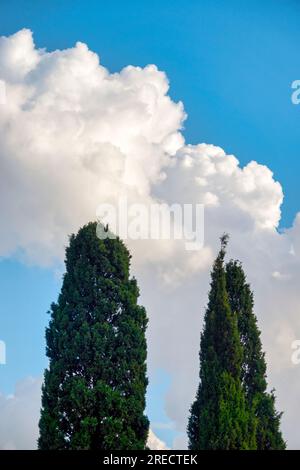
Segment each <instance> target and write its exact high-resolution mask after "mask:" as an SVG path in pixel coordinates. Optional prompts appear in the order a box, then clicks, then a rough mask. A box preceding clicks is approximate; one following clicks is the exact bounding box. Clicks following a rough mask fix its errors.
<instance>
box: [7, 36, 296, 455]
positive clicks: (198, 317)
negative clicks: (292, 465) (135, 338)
mask: <svg viewBox="0 0 300 470" xmlns="http://www.w3.org/2000/svg"><path fill="white" fill-rule="evenodd" d="M0 80H4V81H5V84H6V98H7V99H6V104H5V106H3V105H2V107H1V112H0V139H1V149H0V160H1V175H0V178H1V184H0V210H1V214H2V218H3V219H5V224H3V228H2V230H1V234H0V255H2V256H5V255H6V256H9V255H12V254H14V253H16V252H18V253H19V254H20V253H21V256H23V257H24V258H25V259H26V260H27V261H30V262H36V263H39V264H47V263H48V264H51V263H53V264H54V267H56V266H55V262H56V260H61V259H62V257H63V250H64V245H65V244H66V241H67V235H68V234H69V233H70V232H72V231H74V230H77V228H78V227H79V226H80V225H82V224H83V223H85V222H86V221H88V220H92V219H94V218H95V212H96V208H97V206H98V204H99V203H103V202H115V201H116V200H117V198H118V197H119V196H124V195H126V197H127V198H128V200H129V201H134V202H144V203H145V204H150V203H151V202H153V201H157V200H159V201H164V202H167V203H174V202H177V203H181V204H183V203H204V204H205V247H204V249H203V250H201V251H198V252H187V251H185V249H184V244H183V243H182V242H172V243H171V242H164V241H163V242H155V241H151V242H150V241H149V242H143V241H140V242H134V243H133V242H130V243H129V245H130V249H131V250H132V252H133V268H134V271H135V274H136V275H137V277H138V280H139V284H140V286H141V293H142V301H143V303H144V304H145V306H146V307H147V311H148V314H149V317H150V325H149V331H148V337H149V370H150V378H151V373H152V371H153V370H154V369H155V368H156V367H160V368H163V369H165V370H166V371H167V372H168V373H169V374H170V376H171V378H172V383H171V386H170V390H169V393H168V395H167V398H166V405H165V406H166V411H167V413H168V415H169V417H170V419H171V420H172V421H173V422H174V423H175V426H176V428H177V430H178V431H181V432H183V433H184V432H185V428H186V423H187V415H188V409H189V406H190V404H191V401H192V399H193V397H194V393H195V390H196V385H197V381H198V379H197V377H198V367H199V365H198V349H199V336H200V329H201V325H202V319H203V313H204V309H205V305H206V302H207V292H208V289H209V276H208V273H209V269H210V265H211V262H212V260H213V257H214V255H215V253H216V250H217V249H218V243H219V242H218V237H219V236H220V235H221V234H222V233H223V232H224V231H228V232H229V233H230V234H231V242H230V247H229V251H230V253H229V254H230V256H232V257H237V258H239V259H240V260H241V261H243V263H244V265H245V269H246V272H247V274H248V278H249V281H250V282H251V284H252V287H253V288H254V290H255V300H256V311H257V315H258V320H259V325H260V327H261V328H262V338H263V343H264V347H265V349H266V351H267V359H268V363H269V372H270V373H269V377H270V383H271V384H272V385H274V386H275V387H276V389H277V395H278V403H279V407H280V408H281V409H283V410H284V411H285V415H284V418H283V427H284V430H285V432H286V437H287V438H288V440H289V443H290V445H291V446H293V447H298V448H300V440H299V437H297V419H299V418H300V411H298V406H297V405H296V403H297V399H298V397H299V394H300V385H298V383H297V380H296V378H297V375H298V370H297V368H296V367H295V366H293V364H292V362H291V359H290V356H291V349H290V345H291V342H292V341H293V340H294V339H298V338H299V336H300V315H299V287H298V284H299V274H300V236H299V235H300V214H298V215H297V217H296V219H295V222H294V225H293V227H291V228H290V229H288V230H286V231H284V232H283V233H279V232H278V231H277V228H278V224H279V221H280V216H281V212H280V207H281V203H282V199H283V193H282V188H281V186H280V184H279V183H278V182H276V181H275V180H274V177H273V174H272V172H271V171H270V170H269V169H268V168H267V167H265V166H263V165H260V164H258V163H257V162H255V161H252V162H250V163H249V164H248V165H247V166H245V167H244V168H241V167H240V165H239V162H238V160H237V158H236V157H234V156H233V155H227V154H226V153H225V152H224V150H222V149H221V148H219V147H216V146H214V145H208V144H200V145H187V144H185V143H184V139H183V137H182V135H181V132H180V130H181V127H182V125H183V121H184V119H185V113H184V110H183V106H182V104H181V103H174V102H173V101H172V100H171V99H170V97H169V96H168V80H167V78H166V76H165V74H164V73H162V72H160V71H158V70H157V68H156V67H155V66H154V65H149V66H147V67H145V68H143V69H141V68H139V67H132V66H129V67H126V68H125V69H123V70H122V71H121V72H120V73H115V74H111V73H109V71H108V70H107V69H105V68H104V67H103V66H102V65H101V64H100V63H99V58H98V56H97V55H96V54H94V53H93V52H91V51H90V50H89V49H88V48H87V46H86V45H84V44H82V43H78V44H76V46H75V47H74V48H71V49H67V50H57V51H54V52H47V51H45V50H41V49H40V50H39V49H37V48H36V47H35V46H34V43H33V40H32V35H31V32H30V31H28V30H22V31H20V32H18V33H17V34H16V35H14V36H11V37H9V38H0ZM254 157H255V156H254ZM287 377H288V380H287ZM16 396H17V393H16ZM25 398H26V393H24V399H25ZM3 400H4V401H3ZM3 403H6V405H5V406H6V407H7V406H8V405H7V399H6V398H5V399H4V398H2V405H3ZM11 403H12V406H15V404H17V403H18V401H17V400H16V399H14V401H13V402H11ZM3 406H4V405H3ZM5 409H7V408H5ZM11 410H12V408H11ZM15 410H16V411H15V412H13V411H11V413H13V414H14V415H15V419H17V414H18V407H17V406H16V408H15ZM4 416H5V417H6V418H5V420H6V421H5V420H4V421H3V420H2V422H3V423H4V424H2V426H5V422H7V420H8V419H9V418H8V417H7V416H8V415H7V414H4ZM7 423H8V422H7ZM8 424H9V423H8ZM8 424H7V425H8ZM16 433H17V434H18V436H19V437H17V438H16V440H14V439H13V438H12V437H11V438H9V439H5V440H2V439H4V438H3V437H1V440H0V442H4V445H5V446H6V445H10V443H9V442H16V444H14V445H16V446H19V447H21V448H22V447H23V446H27V445H28V443H26V442H27V441H26V439H28V436H27V434H28V433H26V432H25V433H24V441H23V443H22V441H21V440H20V439H21V437H20V436H21V428H20V432H19V430H16ZM1 436H3V434H1ZM184 439H185V438H182V439H181V438H180V444H179V443H178V445H180V446H182V445H184V442H185V441H184ZM178 442H179V441H178Z"/></svg>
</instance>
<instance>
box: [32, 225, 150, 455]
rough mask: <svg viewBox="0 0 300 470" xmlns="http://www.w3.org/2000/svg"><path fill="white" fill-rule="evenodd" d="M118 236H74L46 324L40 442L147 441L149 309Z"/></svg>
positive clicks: (91, 232)
mask: <svg viewBox="0 0 300 470" xmlns="http://www.w3.org/2000/svg"><path fill="white" fill-rule="evenodd" d="M129 267H130V255H129V253H128V250H127V249H126V247H125V245H124V244H123V243H122V241H121V240H120V239H119V238H115V239H110V238H106V239H104V240H100V239H99V238H98V237H97V236H96V223H90V224H88V225H86V226H84V227H83V228H82V229H80V230H79V232H78V234H77V235H76V236H74V235H72V236H71V237H70V244H69V247H68V248H67V250H66V274H65V275H64V279H63V285H62V290H61V293H60V295H59V298H58V301H57V303H55V304H52V305H51V311H50V313H51V320H50V323H49V327H48V328H47V330H46V342H47V350H46V352H47V356H48V358H49V368H48V369H47V370H46V371H45V379H44V385H43V394H42V410H41V418H40V423H39V427H40V437H39V442H38V444H39V448H40V449H104V450H125V449H135V450H137V449H144V448H145V445H146V440H147V435H148V428H149V423H148V419H147V417H146V416H145V415H144V409H145V392H146V387H147V378H146V355H147V348H146V339H145V331H146V327H147V317H146V312H145V309H144V308H143V307H141V306H139V305H138V304H137V300H138V296H139V291H138V287H137V283H136V281H135V279H131V278H130V277H129Z"/></svg>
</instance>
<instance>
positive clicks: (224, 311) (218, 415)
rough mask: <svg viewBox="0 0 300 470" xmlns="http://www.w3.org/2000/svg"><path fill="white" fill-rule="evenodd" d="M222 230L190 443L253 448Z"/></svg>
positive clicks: (191, 445)
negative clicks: (230, 300)
mask: <svg viewBox="0 0 300 470" xmlns="http://www.w3.org/2000/svg"><path fill="white" fill-rule="evenodd" d="M227 239H228V237H227V235H224V236H223V237H222V238H221V250H220V252H219V255H218V257H217V259H216V260H215V263H214V266H213V270H212V274H211V289H210V293H209V301H208V307H207V310H206V314H205V318H204V330H203V332H202V334H201V341H200V384H199V388H198V391H197V395H196V399H195V401H194V403H193V405H192V407H191V411H190V418H189V423H188V438H189V448H190V449H192V450H201V449H255V425H256V421H255V419H254V417H253V414H252V412H251V410H249V409H248V406H247V402H246V397H245V392H244V390H243V387H242V382H241V374H242V346H241V341H240V337H239V332H238V325H237V319H236V315H234V314H233V313H232V311H231V308H230V304H229V299H228V294H227V291H226V274H225V268H224V257H225V251H226V245H227Z"/></svg>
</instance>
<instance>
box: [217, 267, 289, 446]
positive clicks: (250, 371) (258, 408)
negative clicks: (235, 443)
mask: <svg viewBox="0 0 300 470" xmlns="http://www.w3.org/2000/svg"><path fill="white" fill-rule="evenodd" d="M226 285H227V292H228V296H229V302H230V306H231V310H232V311H233V312H235V314H236V315H237V320H238V327H239V332H240V338H241V343H242V346H243V351H244V355H243V364H242V380H243V385H244V388H245V392H246V397H247V400H248V404H249V406H251V407H252V409H253V411H254V413H255V416H256V418H257V432H256V441H257V448H258V449H263V450H268V449H270V450H271V449H285V442H284V440H283V438H282V434H281V432H280V418H281V413H278V412H277V411H276V409H275V396H274V392H273V391H272V392H271V393H268V392H267V380H266V361H265V355H264V353H263V351H262V344H261V339H260V331H259V329H258V326H257V319H256V316H255V314H254V312H253V308H254V301H253V293H252V291H251V289H250V286H249V284H248V283H247V282H246V276H245V273H244V271H243V268H242V265H241V263H240V262H238V261H230V262H229V263H228V264H227V265H226Z"/></svg>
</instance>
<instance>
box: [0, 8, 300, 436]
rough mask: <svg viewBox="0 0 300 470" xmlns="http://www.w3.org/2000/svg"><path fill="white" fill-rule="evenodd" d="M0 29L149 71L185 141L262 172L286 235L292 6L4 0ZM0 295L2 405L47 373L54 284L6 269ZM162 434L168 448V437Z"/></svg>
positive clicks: (157, 398)
mask: <svg viewBox="0 0 300 470" xmlns="http://www.w3.org/2000/svg"><path fill="white" fill-rule="evenodd" d="M0 18H1V23H0V35H10V34H12V33H15V32H16V31H17V30H19V29H21V28H24V27H26V28H29V29H31V30H32V31H33V33H34V39H35V43H36V45H37V46H38V47H45V48H47V50H53V49H56V48H59V49H63V48H67V47H71V46H73V45H74V44H75V42H77V41H78V40H80V41H82V42H85V43H87V44H88V46H89V48H90V49H91V50H93V51H95V52H97V53H98V54H99V55H100V60H101V63H102V64H103V65H104V66H105V67H107V68H108V69H109V70H110V71H111V72H114V71H119V70H120V69H121V68H122V67H124V66H126V65H128V64H132V65H140V66H145V65H146V64H148V63H154V64H156V65H157V66H158V68H159V69H161V70H164V71H165V72H166V73H167V76H168V78H169V80H170V85H171V88H170V95H171V97H172V99H174V100H175V101H177V100H181V101H183V103H184V107H185V110H186V112H187V114H188V119H187V120H186V122H185V130H184V132H183V133H184V136H185V137H186V139H187V141H188V142H189V143H197V142H207V143H213V144H215V145H219V146H220V147H222V148H224V149H225V151H226V152H227V153H233V154H234V155H236V156H237V157H238V158H239V160H240V162H241V164H243V165H244V164H246V163H247V162H249V161H250V160H252V159H254V160H256V161H257V162H259V163H262V164H266V165H268V166H269V167H270V168H271V169H272V170H273V171H274V175H275V178H276V179H277V180H279V181H280V183H281V184H282V186H283V189H284V194H285V200H284V205H283V217H282V222H281V227H288V226H290V225H291V223H292V221H293V219H294V216H295V213H296V211H297V210H298V209H299V205H298V204H299V203H298V201H299V196H300V185H299V182H298V180H299V171H300V158H299V157H300V105H299V106H295V105H292V103H291V83H292V81H293V80H295V79H299V78H300V54H299V44H300V29H299V20H300V4H299V2H297V1H289V0H287V1H280V0H277V1H276V0H273V1H268V0H264V1H252V2H249V1H247V2H246V1H241V0H239V1H234V0H229V1H226V2H224V1H214V2H212V1H209V0H204V1H199V0H197V1H194V0H189V2H186V1H178V0H177V1H176V0H172V1H164V2H162V1H157V0H151V1H147V0H143V1H124V0H123V1H110V2H107V1H105V2H104V1H90V2H84V1H81V0H80V1H76V0H75V1H74V0H73V1H67V0H64V1H55V0H52V1H51V2H50V1H48V2H36V1H31V0H26V1H25V0H10V1H6V0H4V1H2V2H1V4H0ZM2 224H5V221H2ZM0 286H1V305H0V308H1V312H0V338H1V339H4V340H5V341H6V344H7V365H5V366H0V384H1V385H0V390H1V391H2V392H5V393H10V392H12V391H13V388H14V385H15V383H16V381H17V380H19V379H21V378H22V377H24V376H27V375H34V376H36V375H39V374H41V371H42V370H43V368H44V367H45V365H46V360H45V357H44V328H45V326H46V324H47V321H48V317H47V315H46V312H47V309H48V308H49V305H50V303H51V301H53V300H55V299H56V297H57V293H58V291H59V287H60V279H59V278H57V277H56V276H55V274H54V273H53V271H52V270H50V269H43V268H37V267H32V266H31V267H30V266H26V265H23V264H21V263H19V262H18V261H16V260H15V259H11V260H2V261H1V263H0ZM168 386H169V382H168V377H167V376H166V374H164V373H163V372H162V371H160V372H159V371H158V372H157V376H156V379H155V381H153V384H151V386H150V389H149V400H148V403H149V405H148V406H149V413H150V417H151V418H152V420H153V421H155V422H157V421H159V417H160V421H162V422H167V417H166V416H165V414H164V410H163V405H162V401H161V394H162V393H164V392H165V390H166V389H167V388H168ZM158 434H159V435H160V437H162V438H163V439H165V440H166V441H167V442H168V443H169V444H170V443H171V440H172V438H173V435H174V432H173V431H172V430H167V431H166V430H160V431H159V432H158Z"/></svg>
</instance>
